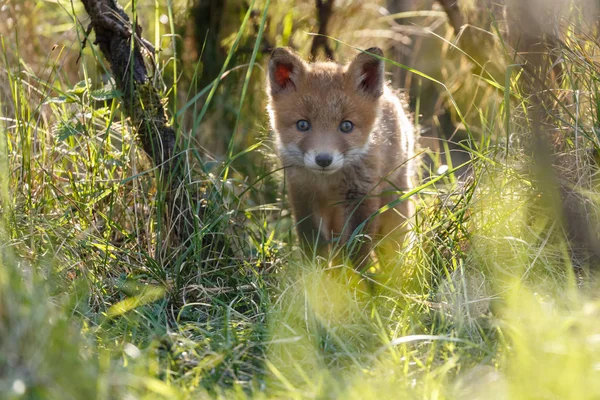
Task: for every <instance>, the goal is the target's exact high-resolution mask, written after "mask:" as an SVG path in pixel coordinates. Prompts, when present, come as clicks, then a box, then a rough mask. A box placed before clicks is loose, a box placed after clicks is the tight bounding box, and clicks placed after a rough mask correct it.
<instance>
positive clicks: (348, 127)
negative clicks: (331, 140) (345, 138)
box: [340, 121, 354, 133]
mask: <svg viewBox="0 0 600 400" xmlns="http://www.w3.org/2000/svg"><path fill="white" fill-rule="evenodd" d="M353 129H354V124H353V123H352V122H350V121H342V123H341V124H340V131H342V132H344V133H350V132H352V130H353Z"/></svg>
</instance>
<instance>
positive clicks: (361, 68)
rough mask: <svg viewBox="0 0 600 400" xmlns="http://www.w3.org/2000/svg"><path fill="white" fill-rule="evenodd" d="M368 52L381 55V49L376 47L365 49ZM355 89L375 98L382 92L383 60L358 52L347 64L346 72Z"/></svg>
mask: <svg viewBox="0 0 600 400" xmlns="http://www.w3.org/2000/svg"><path fill="white" fill-rule="evenodd" d="M366 51H367V52H369V53H372V54H375V55H378V56H379V57H383V51H381V49H380V48H378V47H371V48H370V49H367V50H366ZM346 75H347V79H349V80H350V83H351V85H353V87H354V88H356V90H358V91H359V92H362V93H364V94H366V95H368V96H373V97H375V98H377V97H379V96H381V95H382V94H383V86H384V68H383V61H382V60H380V59H379V58H376V57H374V56H372V55H370V54H367V53H360V54H359V55H358V56H356V58H355V59H354V61H352V62H351V63H350V65H348V70H347V72H346Z"/></svg>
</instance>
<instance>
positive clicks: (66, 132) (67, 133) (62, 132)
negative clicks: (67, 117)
mask: <svg viewBox="0 0 600 400" xmlns="http://www.w3.org/2000/svg"><path fill="white" fill-rule="evenodd" d="M84 131H85V126H84V125H83V124H82V123H81V122H80V121H77V123H76V124H75V126H73V125H71V123H69V122H62V123H60V125H58V127H57V128H56V134H57V135H58V140H66V139H68V138H70V137H71V136H75V135H79V134H81V133H83V132H84Z"/></svg>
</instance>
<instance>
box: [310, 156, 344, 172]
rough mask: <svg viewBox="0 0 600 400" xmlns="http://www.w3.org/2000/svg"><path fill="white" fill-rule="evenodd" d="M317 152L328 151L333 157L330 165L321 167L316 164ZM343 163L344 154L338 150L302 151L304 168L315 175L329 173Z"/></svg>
mask: <svg viewBox="0 0 600 400" xmlns="http://www.w3.org/2000/svg"><path fill="white" fill-rule="evenodd" d="M319 153H329V154H331V156H332V157H333V161H332V162H331V165H329V166H328V167H326V168H323V167H321V166H319V165H318V164H317V162H316V161H315V158H316V156H317V154H319ZM343 165H344V156H343V155H342V153H340V152H339V151H335V152H331V153H330V152H328V151H326V150H325V151H323V150H310V151H307V152H306V153H304V166H305V167H306V169H308V170H310V171H311V172H314V173H315V174H317V175H330V174H333V173H334V172H336V171H339V170H340V169H341V168H342V166H343Z"/></svg>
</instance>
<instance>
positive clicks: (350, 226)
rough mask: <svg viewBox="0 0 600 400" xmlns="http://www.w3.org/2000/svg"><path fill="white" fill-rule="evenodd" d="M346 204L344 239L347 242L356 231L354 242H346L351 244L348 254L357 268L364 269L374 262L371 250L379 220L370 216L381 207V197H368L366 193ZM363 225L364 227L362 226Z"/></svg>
mask: <svg viewBox="0 0 600 400" xmlns="http://www.w3.org/2000/svg"><path fill="white" fill-rule="evenodd" d="M349 200H351V201H349V203H348V204H347V205H346V210H345V211H346V218H345V220H346V226H345V228H344V235H343V236H344V239H345V241H346V242H347V241H348V240H349V239H350V238H351V236H352V234H353V233H354V232H355V231H357V229H358V228H359V227H360V228H361V229H360V230H358V231H357V232H356V234H357V235H356V236H355V239H354V241H353V243H346V245H347V246H349V253H348V256H349V257H350V260H351V261H352V264H353V266H354V268H355V269H357V270H363V269H366V268H368V267H369V266H370V265H372V264H373V260H372V258H371V251H372V250H373V245H374V244H375V239H376V238H375V235H376V234H377V231H378V228H377V225H378V220H377V218H373V219H372V220H369V217H370V216H371V215H373V213H375V212H376V211H377V209H378V208H379V199H378V198H377V197H372V198H368V197H366V195H362V196H358V195H357V196H356V198H354V199H349ZM361 225H362V227H361Z"/></svg>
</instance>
